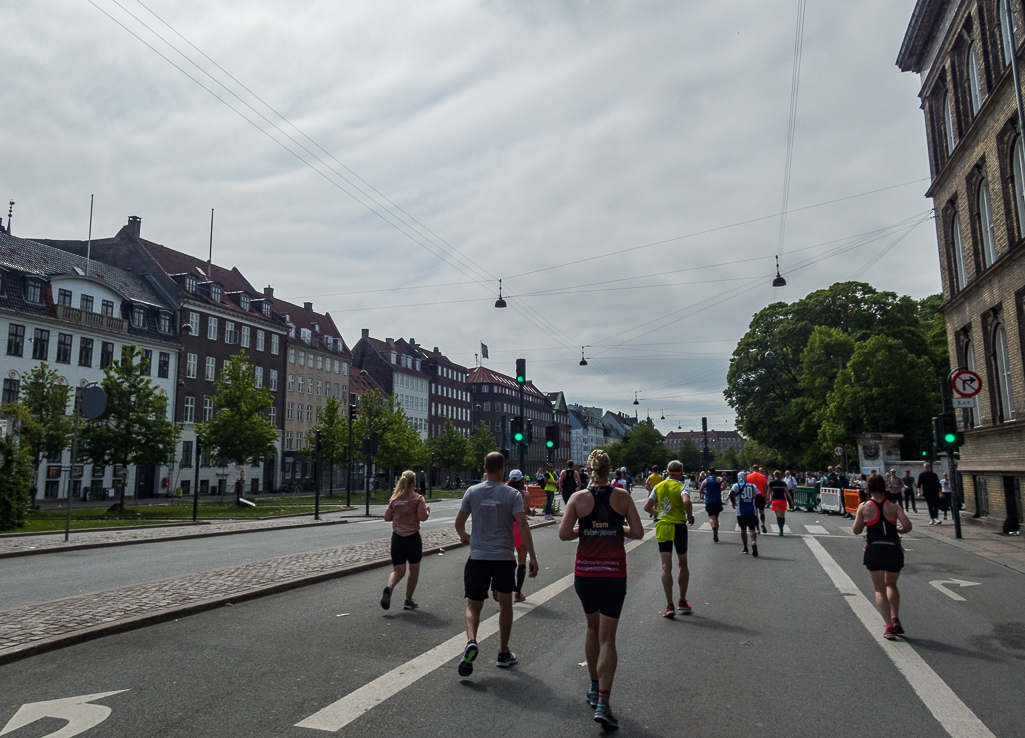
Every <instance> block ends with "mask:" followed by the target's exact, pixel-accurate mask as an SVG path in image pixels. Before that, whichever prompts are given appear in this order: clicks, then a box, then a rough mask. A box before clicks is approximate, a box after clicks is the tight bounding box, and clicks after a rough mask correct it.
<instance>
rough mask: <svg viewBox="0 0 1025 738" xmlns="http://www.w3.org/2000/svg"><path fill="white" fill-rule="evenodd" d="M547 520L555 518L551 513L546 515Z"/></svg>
mask: <svg viewBox="0 0 1025 738" xmlns="http://www.w3.org/2000/svg"><path fill="white" fill-rule="evenodd" d="M545 520H555V518H554V517H552V516H551V515H545Z"/></svg>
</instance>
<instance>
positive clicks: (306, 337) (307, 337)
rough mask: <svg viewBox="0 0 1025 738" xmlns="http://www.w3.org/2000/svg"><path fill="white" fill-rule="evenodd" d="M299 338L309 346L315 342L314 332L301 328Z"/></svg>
mask: <svg viewBox="0 0 1025 738" xmlns="http://www.w3.org/2000/svg"><path fill="white" fill-rule="evenodd" d="M299 336H300V337H301V338H302V340H303V343H305V344H306V345H307V346H309V345H310V342H311V341H312V340H313V332H312V331H310V329H309V328H300V329H299Z"/></svg>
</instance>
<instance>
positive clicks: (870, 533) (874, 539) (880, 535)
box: [865, 499, 900, 546]
mask: <svg viewBox="0 0 1025 738" xmlns="http://www.w3.org/2000/svg"><path fill="white" fill-rule="evenodd" d="M869 502H871V503H872V504H873V505H875V506H876V510H877V511H878V512H879V517H878V518H877V519H876V521H875V522H874V523H872V524H871V525H866V526H865V534H866V535H865V538H866V540H867V541H868V543H869V544H873V543H881V544H885V545H887V546H899V545H900V534H899V533H898V532H897V526H896V525H894V524H893V523H891V522H890V521H889V520H887V519H886V518H885V517H884V516H883V506H882V505H880V504H879V503H878V502H876V501H875V500H871V499H870V500H869Z"/></svg>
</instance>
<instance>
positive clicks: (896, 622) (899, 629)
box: [890, 618, 904, 635]
mask: <svg viewBox="0 0 1025 738" xmlns="http://www.w3.org/2000/svg"><path fill="white" fill-rule="evenodd" d="M890 622H891V626H890V627H891V628H893V633H894V635H904V626H903V625H901V624H900V618H893V619H892V620H891V621H890Z"/></svg>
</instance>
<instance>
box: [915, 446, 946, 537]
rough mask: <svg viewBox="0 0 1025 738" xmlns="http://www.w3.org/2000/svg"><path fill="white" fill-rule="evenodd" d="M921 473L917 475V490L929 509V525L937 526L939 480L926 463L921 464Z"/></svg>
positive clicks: (938, 517)
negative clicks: (920, 492) (920, 491)
mask: <svg viewBox="0 0 1025 738" xmlns="http://www.w3.org/2000/svg"><path fill="white" fill-rule="evenodd" d="M922 468H923V471H922V473H921V474H919V475H918V489H920V490H922V497H924V498H925V504H926V505H928V507H929V525H939V524H940V523H941V522H942V521H941V520H940V509H939V507H940V478H939V477H938V476H936V472H934V471H933V470H932V464H930V463H929V462H928V461H927V462H925V463H924V464H922Z"/></svg>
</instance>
